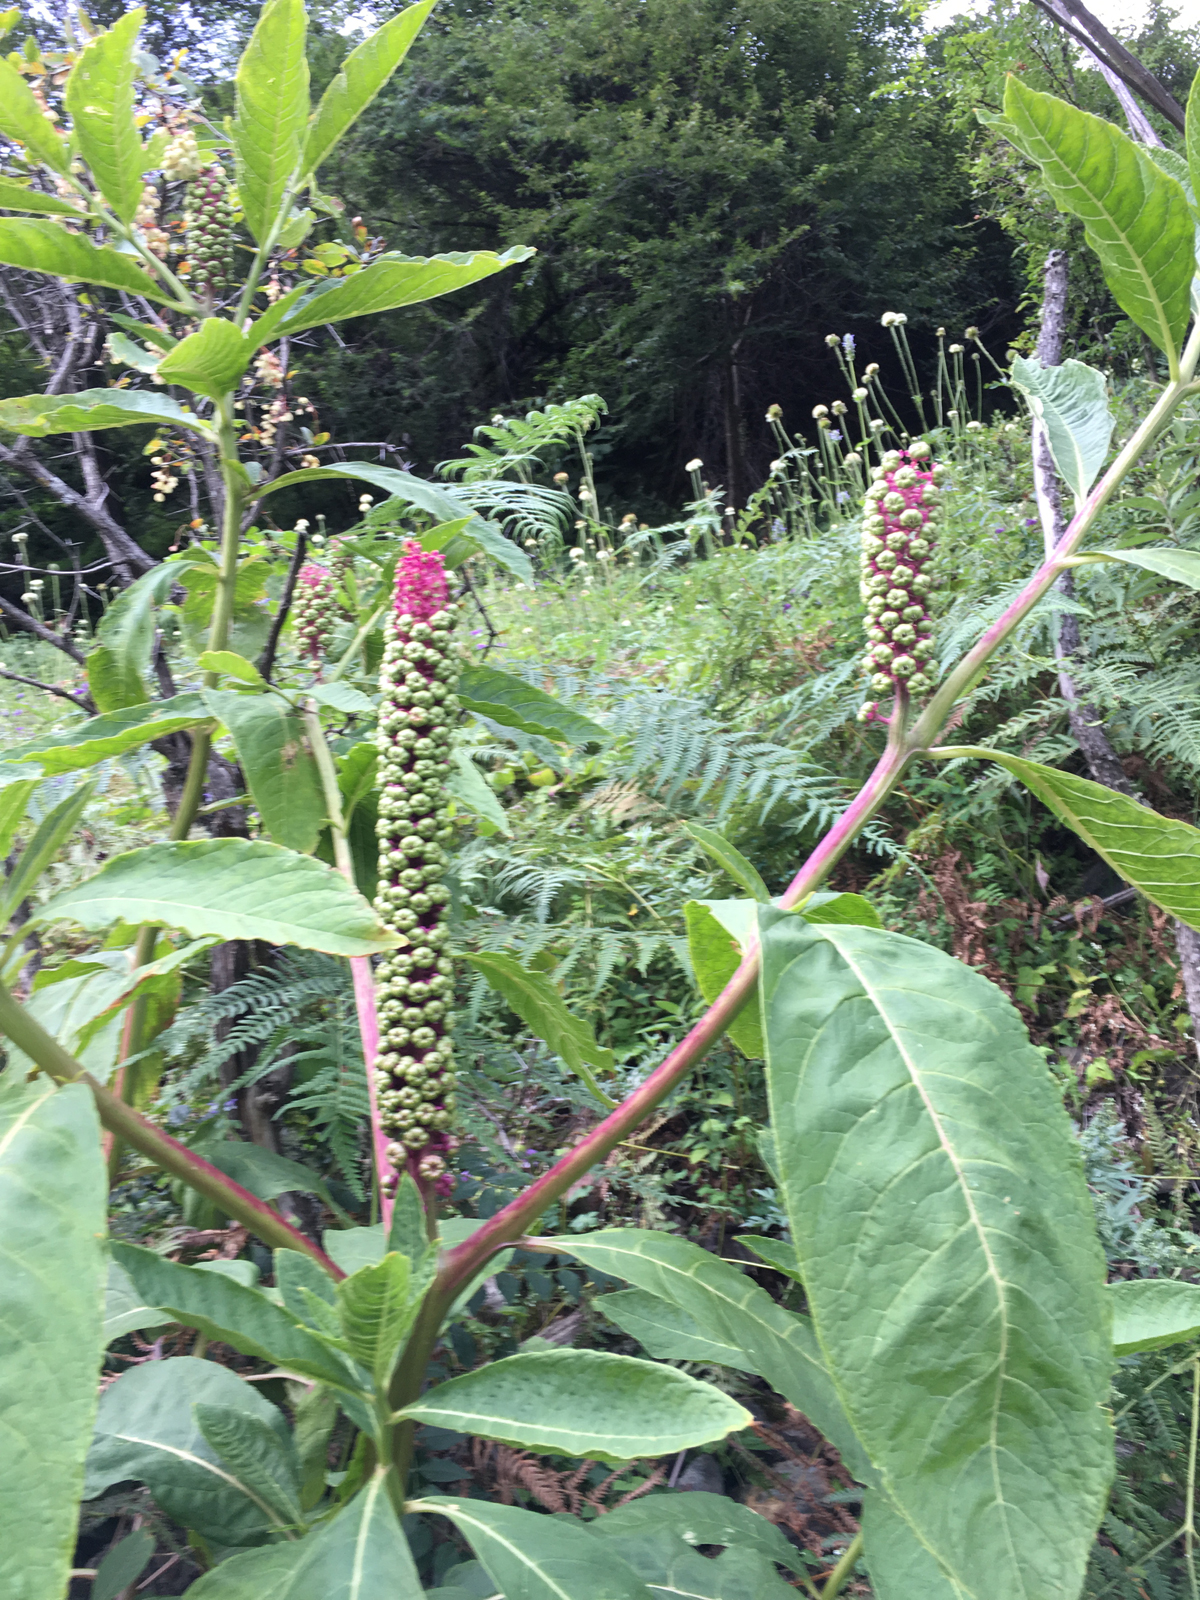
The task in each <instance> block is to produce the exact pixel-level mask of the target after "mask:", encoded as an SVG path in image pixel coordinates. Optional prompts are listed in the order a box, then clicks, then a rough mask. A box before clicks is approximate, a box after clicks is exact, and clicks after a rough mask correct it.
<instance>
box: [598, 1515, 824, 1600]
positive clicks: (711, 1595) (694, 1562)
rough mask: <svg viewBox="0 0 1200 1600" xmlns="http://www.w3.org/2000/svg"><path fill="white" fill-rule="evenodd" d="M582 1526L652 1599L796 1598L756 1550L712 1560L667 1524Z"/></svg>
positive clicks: (602, 1552)
mask: <svg viewBox="0 0 1200 1600" xmlns="http://www.w3.org/2000/svg"><path fill="white" fill-rule="evenodd" d="M654 1498H655V1499H662V1498H663V1497H662V1496H655V1497H654ZM679 1498H680V1499H686V1498H688V1496H686V1495H681V1496H680V1497H679ZM586 1527H587V1530H588V1532H589V1533H590V1534H592V1535H593V1537H594V1538H595V1539H596V1542H597V1544H598V1545H601V1546H602V1548H601V1549H600V1550H598V1551H597V1556H598V1557H599V1558H600V1559H601V1560H603V1561H610V1560H612V1558H613V1557H614V1556H618V1557H620V1559H621V1560H622V1561H624V1562H625V1563H626V1565H627V1566H629V1567H630V1568H632V1570H633V1571H634V1572H636V1573H637V1575H638V1577H639V1578H641V1580H642V1582H643V1583H644V1584H645V1585H646V1587H647V1588H648V1589H649V1590H650V1593H651V1594H652V1595H653V1596H654V1597H655V1600H679V1597H680V1596H686V1597H687V1600H795V1596H796V1590H795V1589H794V1588H792V1586H791V1585H790V1584H788V1583H785V1582H784V1580H783V1579H782V1578H781V1577H780V1576H779V1574H778V1573H777V1572H776V1571H775V1568H774V1566H773V1565H772V1564H771V1562H770V1561H768V1560H767V1558H766V1557H765V1556H763V1555H760V1554H759V1552H758V1551H756V1550H725V1551H724V1552H723V1553H722V1554H721V1555H719V1556H718V1557H717V1558H716V1559H715V1560H712V1559H710V1558H709V1557H707V1556H702V1555H700V1554H699V1553H698V1552H697V1551H695V1550H694V1549H693V1548H692V1547H691V1545H690V1544H689V1543H688V1542H687V1540H685V1539H683V1538H682V1537H681V1536H680V1535H679V1534H678V1533H676V1532H674V1530H673V1529H671V1528H669V1527H661V1528H655V1527H650V1526H647V1527H642V1528H638V1529H637V1530H633V1529H626V1528H623V1527H621V1526H619V1525H618V1526H617V1527H610V1526H609V1525H608V1517H607V1516H604V1517H597V1518H596V1519H595V1521H593V1522H589V1523H587V1524H586Z"/></svg>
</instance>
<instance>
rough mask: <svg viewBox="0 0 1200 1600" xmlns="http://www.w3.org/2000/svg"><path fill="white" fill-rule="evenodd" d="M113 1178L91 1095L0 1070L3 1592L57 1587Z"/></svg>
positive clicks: (32, 1594)
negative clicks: (110, 1178) (103, 1153)
mask: <svg viewBox="0 0 1200 1600" xmlns="http://www.w3.org/2000/svg"><path fill="white" fill-rule="evenodd" d="M107 1189H108V1185H107V1183H106V1181H105V1175H104V1162H103V1160H102V1158H101V1154H100V1127H99V1124H98V1122H97V1120H96V1109H95V1103H94V1101H93V1100H92V1097H91V1094H90V1093H89V1092H88V1090H87V1089H85V1088H83V1086H82V1085H68V1086H67V1087H66V1088H61V1089H60V1088H56V1087H55V1086H54V1084H52V1083H51V1082H49V1080H48V1079H46V1078H44V1077H40V1076H39V1077H37V1078H35V1079H34V1080H33V1081H32V1082H26V1081H25V1078H24V1074H18V1073H16V1072H14V1071H12V1070H11V1069H10V1070H9V1071H7V1072H4V1073H0V1215H2V1216H3V1218H4V1236H3V1245H2V1246H0V1593H2V1594H3V1595H4V1596H5V1600H60V1597H61V1596H62V1595H63V1594H64V1593H65V1592H66V1588H67V1573H68V1571H69V1570H70V1568H71V1566H72V1561H71V1556H72V1552H73V1551H74V1548H75V1533H76V1524H77V1521H78V1515H77V1506H78V1501H79V1496H80V1493H81V1491H82V1488H83V1463H84V1457H85V1456H86V1455H87V1449H88V1443H89V1441H90V1439H91V1436H92V1419H93V1417H94V1416H95V1414H96V1393H97V1387H98V1380H99V1374H100V1357H101V1353H102V1351H103V1349H104V1343H103V1333H102V1327H101V1314H102V1309H103V1305H104V1279H105V1273H106V1270H107V1264H106V1262H105V1260H104V1252H103V1247H102V1243H101V1241H102V1239H103V1236H104V1229H105V1205H106V1201H107Z"/></svg>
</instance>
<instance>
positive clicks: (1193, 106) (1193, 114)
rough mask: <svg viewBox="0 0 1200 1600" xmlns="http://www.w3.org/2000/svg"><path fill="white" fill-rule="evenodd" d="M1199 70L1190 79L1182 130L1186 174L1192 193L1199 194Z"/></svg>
mask: <svg viewBox="0 0 1200 1600" xmlns="http://www.w3.org/2000/svg"><path fill="white" fill-rule="evenodd" d="M1198 84H1200V72H1198V73H1197V74H1196V76H1195V77H1194V78H1193V79H1192V88H1191V93H1190V94H1189V95H1188V103H1187V118H1186V126H1185V131H1184V142H1185V144H1186V147H1187V164H1188V174H1189V176H1190V178H1191V187H1192V194H1193V195H1197V194H1200V88H1198V87H1197V85H1198Z"/></svg>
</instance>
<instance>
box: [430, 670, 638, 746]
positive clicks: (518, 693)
mask: <svg viewBox="0 0 1200 1600" xmlns="http://www.w3.org/2000/svg"><path fill="white" fill-rule="evenodd" d="M457 692H458V698H459V700H460V701H461V702H462V705H463V709H464V710H466V711H474V712H478V713H479V715H481V716H484V717H490V718H491V720H492V721H493V722H499V723H500V724H502V726H504V727H506V728H518V729H519V730H520V731H521V732H522V733H533V734H540V735H541V737H542V738H543V739H553V740H555V741H556V742H557V743H560V744H571V745H587V744H596V745H607V744H611V743H612V735H611V734H610V733H609V732H608V731H607V730H606V729H604V728H602V727H601V726H600V725H599V723H597V722H593V721H592V719H591V718H590V717H586V716H584V714H583V712H582V711H576V709H575V707H574V706H571V705H568V704H567V702H566V701H565V700H558V699H556V698H555V697H554V695H552V694H547V693H546V691H545V690H544V689H538V688H536V687H535V686H534V685H533V684H531V683H526V682H525V680H524V678H518V677H516V676H515V675H514V674H513V673H511V672H502V671H501V669H500V668H499V667H485V666H479V665H477V664H474V663H473V664H471V665H469V666H466V667H464V668H463V670H462V673H461V675H460V677H459V680H458V691H457Z"/></svg>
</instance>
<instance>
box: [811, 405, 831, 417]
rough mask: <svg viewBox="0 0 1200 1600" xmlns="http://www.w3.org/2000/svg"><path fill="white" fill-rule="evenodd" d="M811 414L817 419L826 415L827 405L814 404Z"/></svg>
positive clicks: (827, 413) (827, 412) (827, 411)
mask: <svg viewBox="0 0 1200 1600" xmlns="http://www.w3.org/2000/svg"><path fill="white" fill-rule="evenodd" d="M812 414H813V416H814V417H816V418H817V419H818V420H819V419H820V418H821V417H827V416H828V415H829V407H828V406H814V407H813V412H812Z"/></svg>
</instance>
